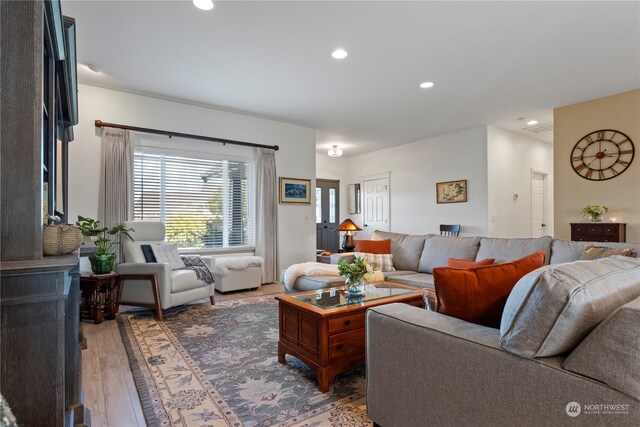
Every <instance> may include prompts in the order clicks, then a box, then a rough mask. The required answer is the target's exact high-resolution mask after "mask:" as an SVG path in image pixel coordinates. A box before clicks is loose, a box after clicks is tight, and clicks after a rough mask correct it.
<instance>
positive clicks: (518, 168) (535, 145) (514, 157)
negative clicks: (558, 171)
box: [487, 126, 553, 237]
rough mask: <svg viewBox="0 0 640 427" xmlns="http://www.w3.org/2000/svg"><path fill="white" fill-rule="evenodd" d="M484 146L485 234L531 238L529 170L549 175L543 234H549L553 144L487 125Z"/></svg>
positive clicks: (551, 229)
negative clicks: (486, 208) (486, 214)
mask: <svg viewBox="0 0 640 427" xmlns="http://www.w3.org/2000/svg"><path fill="white" fill-rule="evenodd" d="M487 147H488V148H487V149H488V156H487V158H488V190H489V191H488V206H489V236H492V237H531V169H536V170H537V171H541V172H546V173H548V174H549V175H548V176H547V178H546V192H547V195H546V196H547V197H546V201H548V204H547V206H545V208H546V209H545V210H546V213H545V221H546V224H547V228H546V230H545V234H548V235H553V194H552V193H553V175H552V171H553V146H552V145H551V144H548V143H546V142H542V141H539V140H537V139H534V138H529V137H527V136H524V135H520V134H517V133H514V132H511V131H508V130H504V129H501V128H497V127H494V126H487ZM514 193H516V194H518V200H514V199H513V194H514Z"/></svg>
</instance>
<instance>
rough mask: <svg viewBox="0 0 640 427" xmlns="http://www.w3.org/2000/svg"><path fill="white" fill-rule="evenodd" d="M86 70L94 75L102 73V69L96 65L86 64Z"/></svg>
mask: <svg viewBox="0 0 640 427" xmlns="http://www.w3.org/2000/svg"><path fill="white" fill-rule="evenodd" d="M87 68H88V69H90V70H91V71H93V72H94V73H96V74H97V73H101V72H102V67H101V66H99V65H96V64H87Z"/></svg>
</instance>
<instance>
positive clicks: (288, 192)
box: [280, 177, 311, 204]
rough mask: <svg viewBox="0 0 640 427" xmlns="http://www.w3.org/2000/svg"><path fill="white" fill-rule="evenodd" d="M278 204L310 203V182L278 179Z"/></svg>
mask: <svg viewBox="0 0 640 427" xmlns="http://www.w3.org/2000/svg"><path fill="white" fill-rule="evenodd" d="M280 203H306V204H310V203H311V180H310V179H296V178H284V177H280Z"/></svg>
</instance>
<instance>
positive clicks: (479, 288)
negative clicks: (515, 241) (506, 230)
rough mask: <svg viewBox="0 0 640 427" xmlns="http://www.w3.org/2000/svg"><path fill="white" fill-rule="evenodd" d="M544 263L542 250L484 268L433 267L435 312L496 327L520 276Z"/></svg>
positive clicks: (498, 325)
mask: <svg viewBox="0 0 640 427" xmlns="http://www.w3.org/2000/svg"><path fill="white" fill-rule="evenodd" d="M544 260H545V253H544V251H539V252H536V253H533V254H531V255H528V256H526V257H524V258H520V259H518V260H515V261H511V262H505V263H503V264H494V265H487V266H484V267H475V268H468V269H457V268H450V267H436V268H434V269H433V279H434V284H435V288H436V299H437V307H438V313H442V314H446V315H448V316H452V317H457V318H458V319H462V320H466V321H467V322H471V323H476V324H478V325H484V326H490V327H492V328H499V327H500V318H501V317H502V311H503V310H504V305H505V303H506V302H507V298H508V297H509V294H510V293H511V290H512V289H513V287H514V286H515V284H516V283H517V282H518V280H520V279H521V278H522V277H523V276H524V275H526V274H527V273H529V272H531V271H533V270H535V269H537V268H539V267H542V266H543V265H544Z"/></svg>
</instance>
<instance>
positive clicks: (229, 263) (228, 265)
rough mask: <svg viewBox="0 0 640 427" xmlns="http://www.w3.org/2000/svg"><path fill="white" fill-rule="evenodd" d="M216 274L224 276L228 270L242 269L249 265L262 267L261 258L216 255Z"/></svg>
mask: <svg viewBox="0 0 640 427" xmlns="http://www.w3.org/2000/svg"><path fill="white" fill-rule="evenodd" d="M215 261H216V276H226V275H227V274H229V270H244V269H246V268H249V267H262V263H263V259H262V258H261V257H259V256H235V257H233V256H230V257H218V258H216V259H215Z"/></svg>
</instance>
